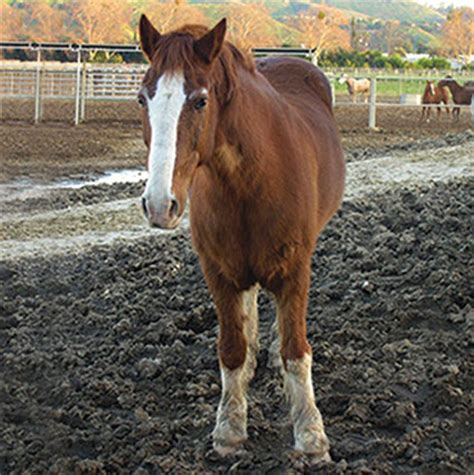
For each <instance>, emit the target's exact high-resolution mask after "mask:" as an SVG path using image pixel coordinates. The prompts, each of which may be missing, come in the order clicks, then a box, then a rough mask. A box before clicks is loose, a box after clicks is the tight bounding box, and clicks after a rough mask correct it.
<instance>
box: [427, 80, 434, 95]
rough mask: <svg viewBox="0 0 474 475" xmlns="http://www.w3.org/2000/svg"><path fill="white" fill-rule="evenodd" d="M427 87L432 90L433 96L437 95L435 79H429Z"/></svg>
mask: <svg viewBox="0 0 474 475" xmlns="http://www.w3.org/2000/svg"><path fill="white" fill-rule="evenodd" d="M426 89H428V90H429V91H430V94H431V95H432V96H434V95H435V86H434V82H433V81H429V80H427V81H426Z"/></svg>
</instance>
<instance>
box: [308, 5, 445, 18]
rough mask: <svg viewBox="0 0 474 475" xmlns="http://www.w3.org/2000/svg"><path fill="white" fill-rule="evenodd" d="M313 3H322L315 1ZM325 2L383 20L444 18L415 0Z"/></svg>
mask: <svg viewBox="0 0 474 475" xmlns="http://www.w3.org/2000/svg"><path fill="white" fill-rule="evenodd" d="M313 3H321V2H320V1H315V2H313ZM324 3H326V4H327V5H331V6H334V7H336V8H339V9H341V10H353V11H355V12H359V13H363V14H364V15H368V16H371V17H373V18H380V19H381V20H399V21H400V22H407V23H425V22H428V23H436V22H440V21H442V20H443V19H444V17H443V15H442V14H441V13H439V12H438V11H436V10H434V9H433V8H430V7H427V6H424V5H421V4H420V3H417V2H415V1H413V0H403V1H400V0H376V1H374V0H368V1H361V0H326V1H325V2H324Z"/></svg>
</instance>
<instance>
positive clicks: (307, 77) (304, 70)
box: [256, 57, 332, 108]
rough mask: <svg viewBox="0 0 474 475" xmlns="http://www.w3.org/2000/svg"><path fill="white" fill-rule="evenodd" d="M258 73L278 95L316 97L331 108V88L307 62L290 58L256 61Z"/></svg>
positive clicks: (323, 77)
mask: <svg viewBox="0 0 474 475" xmlns="http://www.w3.org/2000/svg"><path fill="white" fill-rule="evenodd" d="M256 66H257V71H259V72H260V73H261V74H263V76H265V78H266V79H267V80H268V81H269V82H270V83H271V84H272V86H273V87H274V88H275V89H276V90H277V91H278V92H280V93H282V94H285V95H290V94H295V95H301V94H303V95H304V94H307V95H309V96H311V95H313V96H314V95H316V96H318V97H319V98H320V99H321V100H322V101H323V102H324V103H325V104H326V105H327V106H328V107H329V108H331V107H332V106H331V104H332V98H331V87H330V85H329V81H328V80H327V78H326V76H325V74H324V73H323V72H322V71H321V70H320V69H319V68H317V67H316V66H314V65H313V64H311V63H310V62H309V61H305V60H302V59H298V58H290V57H269V58H262V59H257V61H256Z"/></svg>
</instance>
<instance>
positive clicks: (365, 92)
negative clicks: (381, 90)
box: [339, 74, 370, 104]
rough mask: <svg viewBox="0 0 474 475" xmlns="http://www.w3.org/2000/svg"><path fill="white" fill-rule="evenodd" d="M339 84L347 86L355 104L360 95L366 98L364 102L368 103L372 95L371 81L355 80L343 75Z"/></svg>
mask: <svg viewBox="0 0 474 475" xmlns="http://www.w3.org/2000/svg"><path fill="white" fill-rule="evenodd" d="M339 84H346V85H347V92H348V93H349V96H350V97H351V99H352V102H353V103H354V104H355V103H356V102H357V95H358V94H360V95H361V96H363V97H364V101H365V102H367V100H368V97H369V93H370V80H369V79H365V78H364V79H354V78H350V77H348V76H347V75H346V74H343V75H342V76H341V77H340V78H339Z"/></svg>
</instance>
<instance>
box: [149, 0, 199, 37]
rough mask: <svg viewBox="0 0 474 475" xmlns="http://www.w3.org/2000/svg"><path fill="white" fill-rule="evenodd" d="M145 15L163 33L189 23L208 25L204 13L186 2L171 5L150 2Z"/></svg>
mask: <svg viewBox="0 0 474 475" xmlns="http://www.w3.org/2000/svg"><path fill="white" fill-rule="evenodd" d="M145 13H146V15H147V16H148V18H149V19H150V21H151V22H152V23H153V25H154V26H155V28H156V29H157V30H158V31H160V32H161V33H166V32H168V31H171V30H174V29H176V28H178V27H180V26H183V25H185V24H187V23H198V24H204V25H205V24H207V23H208V21H207V19H206V17H205V16H204V14H203V13H201V11H200V10H198V9H197V8H196V7H194V6H192V5H188V4H187V3H186V1H184V0H175V1H174V2H171V3H159V2H156V1H155V0H149V1H148V4H147V5H146V7H145Z"/></svg>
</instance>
